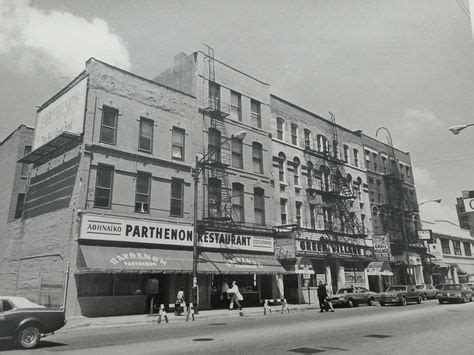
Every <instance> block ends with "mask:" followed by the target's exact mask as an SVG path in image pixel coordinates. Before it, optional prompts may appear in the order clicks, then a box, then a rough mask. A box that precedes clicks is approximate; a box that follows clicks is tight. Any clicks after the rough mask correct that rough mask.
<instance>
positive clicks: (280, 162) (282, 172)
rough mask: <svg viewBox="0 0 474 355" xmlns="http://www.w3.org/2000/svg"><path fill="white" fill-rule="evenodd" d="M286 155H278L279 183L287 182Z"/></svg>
mask: <svg viewBox="0 0 474 355" xmlns="http://www.w3.org/2000/svg"><path fill="white" fill-rule="evenodd" d="M285 160H286V157H285V154H283V153H280V154H278V181H280V182H285V181H286V179H285Z"/></svg>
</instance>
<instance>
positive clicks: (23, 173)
mask: <svg viewBox="0 0 474 355" xmlns="http://www.w3.org/2000/svg"><path fill="white" fill-rule="evenodd" d="M30 152H31V145H25V148H24V150H23V156H25V155H27V154H29V153H30ZM28 168H29V165H28V164H25V163H23V164H21V174H20V177H22V178H26V177H28Z"/></svg>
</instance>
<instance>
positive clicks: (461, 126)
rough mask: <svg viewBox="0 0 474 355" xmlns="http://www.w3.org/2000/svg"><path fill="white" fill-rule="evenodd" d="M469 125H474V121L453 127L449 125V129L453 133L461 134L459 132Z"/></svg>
mask: <svg viewBox="0 0 474 355" xmlns="http://www.w3.org/2000/svg"><path fill="white" fill-rule="evenodd" d="M469 126H474V123H468V124H460V125H456V126H452V127H449V130H450V131H451V132H452V133H453V134H459V132H461V131H462V130H463V129H464V128H467V127H469Z"/></svg>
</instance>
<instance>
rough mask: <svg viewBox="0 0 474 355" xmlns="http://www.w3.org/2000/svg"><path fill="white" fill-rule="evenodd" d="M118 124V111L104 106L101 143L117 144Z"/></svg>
mask: <svg viewBox="0 0 474 355" xmlns="http://www.w3.org/2000/svg"><path fill="white" fill-rule="evenodd" d="M117 123H118V110H117V109H115V108H113V107H109V106H105V105H104V106H102V123H101V126H100V140H99V142H101V143H107V144H113V145H115V144H117Z"/></svg>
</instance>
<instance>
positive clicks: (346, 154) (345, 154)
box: [343, 144, 349, 163]
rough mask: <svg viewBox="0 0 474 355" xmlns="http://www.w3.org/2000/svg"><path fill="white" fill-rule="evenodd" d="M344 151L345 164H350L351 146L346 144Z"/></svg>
mask: <svg viewBox="0 0 474 355" xmlns="http://www.w3.org/2000/svg"><path fill="white" fill-rule="evenodd" d="M343 150H344V162H345V163H349V146H347V145H345V144H344V147H343Z"/></svg>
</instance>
